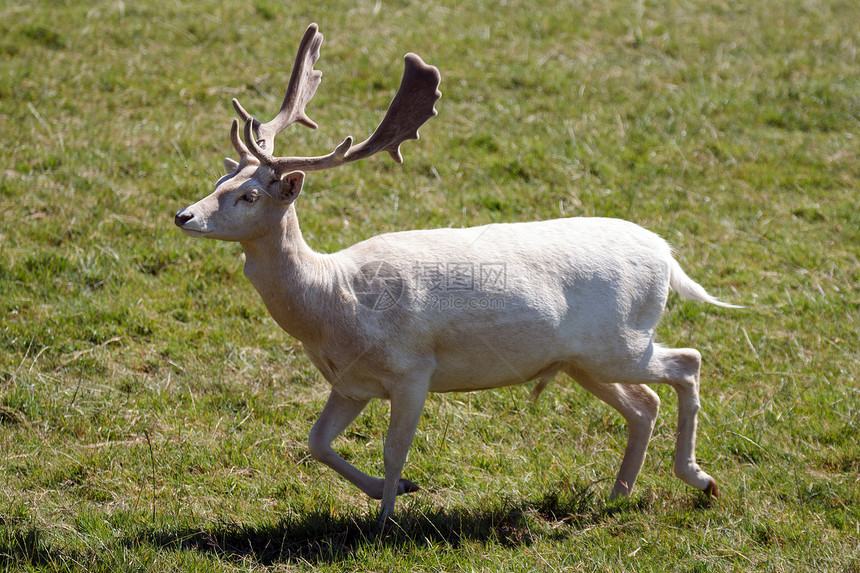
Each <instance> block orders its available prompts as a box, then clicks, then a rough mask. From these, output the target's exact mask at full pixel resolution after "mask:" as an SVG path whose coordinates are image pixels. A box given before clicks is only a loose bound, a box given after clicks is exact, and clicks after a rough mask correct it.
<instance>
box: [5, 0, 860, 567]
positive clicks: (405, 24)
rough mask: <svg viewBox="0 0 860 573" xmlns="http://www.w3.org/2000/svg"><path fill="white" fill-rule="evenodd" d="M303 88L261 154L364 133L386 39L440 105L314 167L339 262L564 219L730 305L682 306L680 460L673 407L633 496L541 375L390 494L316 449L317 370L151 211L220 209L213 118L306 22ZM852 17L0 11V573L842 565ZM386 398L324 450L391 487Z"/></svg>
mask: <svg viewBox="0 0 860 573" xmlns="http://www.w3.org/2000/svg"><path fill="white" fill-rule="evenodd" d="M311 21H316V22H318V23H319V24H320V26H321V30H322V32H323V33H324V34H325V35H326V43H325V45H324V46H323V50H322V58H321V60H320V62H319V64H318V66H317V67H318V69H321V70H323V71H324V74H325V75H324V81H323V84H322V86H321V87H320V89H319V91H318V93H317V96H316V97H315V99H314V101H313V102H312V103H311V104H310V105H309V106H308V113H309V114H310V116H311V117H312V118H313V119H314V120H315V121H317V122H318V123H319V124H320V129H319V130H318V131H316V132H312V131H310V130H306V129H302V128H295V129H293V130H291V131H290V132H289V133H288V134H283V135H282V136H281V138H280V139H279V145H280V147H279V150H283V152H284V153H287V150H289V152H291V153H297V154H315V153H320V152H327V151H329V150H330V149H331V148H332V146H333V145H335V144H336V143H338V142H340V141H341V140H342V138H343V137H344V136H346V135H348V134H352V135H354V136H356V137H361V136H364V135H366V134H367V133H368V132H369V130H371V129H372V128H373V127H374V126H375V124H376V121H377V119H378V118H379V117H380V116H381V113H382V112H383V111H384V108H385V106H386V105H387V103H388V101H389V100H390V98H391V95H392V94H393V91H394V90H395V89H396V87H397V84H398V81H399V74H400V72H401V66H402V63H401V58H402V55H403V53H405V52H406V51H415V52H417V53H419V54H421V55H422V56H423V57H424V58H425V59H426V60H427V61H428V62H430V63H432V64H435V65H436V66H438V67H439V68H440V70H441V73H442V78H443V79H442V86H441V90H442V92H443V97H442V99H441V100H440V101H439V103H438V105H437V109H438V110H439V115H438V116H437V117H436V118H434V119H433V120H431V121H430V122H429V123H428V124H427V125H425V126H424V127H423V128H422V129H421V136H422V137H421V140H420V141H419V142H409V143H407V144H406V145H404V148H403V151H404V157H405V160H406V161H405V163H404V165H403V166H402V167H401V166H397V165H394V164H393V163H392V162H391V161H389V160H388V159H386V158H377V159H372V160H369V161H365V162H362V163H360V164H354V165H350V166H349V167H344V168H342V169H339V170H336V171H332V172H326V173H317V174H312V175H311V176H309V178H308V182H307V183H306V185H305V191H304V193H303V195H302V197H300V199H299V201H298V203H297V207H298V211H299V217H300V219H301V222H302V227H303V229H304V231H305V235H306V238H307V239H308V241H309V242H310V243H311V244H312V245H313V246H314V247H315V248H317V249H319V250H323V251H333V250H337V249H339V248H342V247H344V246H347V245H349V244H352V243H353V242H356V241H358V240H360V239H363V238H366V237H369V236H372V235H374V234H377V233H381V232H385V231H391V230H399V229H413V228H432V227H438V226H465V225H474V224H483V223H487V222H494V221H524V220H532V219H548V218H553V217H559V216H570V215H600V216H615V217H622V218H626V219H629V220H632V221H635V222H637V223H639V224H642V225H643V226H645V227H648V228H650V229H652V230H654V231H656V232H658V233H660V234H662V235H663V236H665V237H666V238H667V239H669V240H670V242H671V243H672V244H673V245H674V246H675V247H676V248H677V252H678V255H679V258H680V259H681V260H682V262H683V264H684V266H685V268H686V269H687V271H688V272H689V273H690V275H691V276H693V277H695V278H696V279H697V280H698V281H700V282H701V283H702V284H703V285H705V286H706V287H707V288H708V289H709V290H710V291H711V292H713V293H714V294H716V295H718V296H720V297H721V298H723V299H724V300H727V301H731V302H735V303H740V304H745V305H747V307H748V308H746V309H745V310H741V311H724V310H719V309H714V308H706V307H704V306H701V305H697V304H695V303H690V302H682V301H680V300H678V298H677V297H672V298H671V299H670V304H669V309H668V311H667V313H666V316H665V318H664V321H663V322H662V324H661V327H660V330H659V337H660V339H661V340H662V341H663V342H665V343H666V344H669V345H673V346H692V347H695V348H698V349H699V350H701V351H702V353H703V356H704V366H703V383H702V388H703V389H702V400H703V410H702V413H701V417H700V428H699V447H698V454H699V456H700V458H701V463H702V465H703V466H704V467H705V468H706V469H707V471H708V472H709V473H711V474H712V475H714V476H715V477H716V478H717V480H718V481H719V483H720V486H721V489H722V492H723V497H721V498H720V499H719V500H717V501H711V500H708V499H705V498H704V497H702V496H701V495H700V494H698V493H697V492H695V491H692V490H690V489H689V488H687V487H685V486H683V485H682V484H681V483H680V481H678V480H677V479H675V478H674V477H673V476H672V471H671V465H672V452H673V446H674V427H675V417H676V400H675V397H674V395H673V393H672V392H671V390H667V389H665V388H658V389H657V390H658V392H659V393H660V395H661V398H662V399H663V408H662V411H661V415H660V418H659V421H658V425H657V427H656V429H655V434H654V438H653V441H652V443H651V446H650V449H649V454H650V455H649V457H648V459H647V460H646V463H645V468H644V470H643V473H642V477H641V478H640V481H639V482H638V484H637V489H636V491H635V493H634V495H633V496H632V498H631V500H629V502H625V503H622V504H620V505H612V504H610V503H609V501H608V495H607V493H608V490H609V488H610V484H611V480H612V479H613V477H614V475H615V472H616V466H617V464H618V463H619V461H620V457H621V453H622V451H623V447H624V442H625V432H626V428H625V426H624V424H623V421H622V420H621V419H620V417H619V416H618V415H617V414H615V413H614V412H612V411H610V410H609V409H608V408H607V407H606V406H604V405H602V404H601V403H599V402H597V401H596V400H595V399H593V398H591V397H590V396H589V395H587V394H586V393H585V392H583V391H582V390H580V389H579V388H578V387H576V385H575V384H572V383H571V382H570V381H569V380H567V379H564V378H562V377H560V378H559V379H558V380H557V381H556V382H555V383H554V384H553V385H551V386H550V387H549V389H548V390H547V391H546V392H545V393H544V394H543V395H542V396H541V399H540V401H539V402H538V403H537V404H535V405H532V404H531V403H530V402H529V399H528V390H529V389H528V388H511V389H502V390H497V391H492V392H484V393H477V394H452V395H444V396H433V397H431V399H430V400H429V402H428V404H427V409H426V412H425V416H424V418H423V419H422V423H421V426H420V428H419V434H418V437H417V438H416V441H415V444H414V446H413V448H412V450H411V455H410V460H409V463H408V465H407V468H406V474H405V475H406V476H407V477H409V478H410V479H413V480H414V481H416V482H417V483H419V484H421V485H422V486H423V487H424V489H423V490H422V491H421V492H419V493H417V494H413V495H411V496H408V497H405V498H401V500H400V501H399V509H400V514H399V527H398V528H395V529H393V530H392V531H389V532H388V533H387V534H386V535H385V536H384V537H383V538H378V537H377V535H376V532H375V529H374V526H373V520H374V513H375V511H376V504H375V502H370V501H368V500H367V499H365V498H364V497H363V496H362V495H361V494H360V493H359V492H358V491H357V490H356V489H355V488H353V487H352V486H349V485H348V484H346V483H345V482H344V481H343V480H341V479H340V478H339V477H337V476H336V475H334V473H333V472H332V471H330V470H328V469H326V468H324V467H322V466H321V465H320V464H318V463H316V462H314V461H313V460H312V459H311V458H310V456H309V454H308V451H307V447H306V445H305V439H306V435H307V432H308V430H309V429H310V426H311V425H312V423H313V421H314V420H315V417H316V415H317V414H318V412H319V411H320V409H321V408H322V405H323V403H324V400H325V396H326V392H327V387H326V384H325V382H324V380H323V379H322V378H321V376H320V375H319V374H317V373H316V371H315V370H314V369H313V367H312V366H311V364H310V362H309V361H308V360H307V359H306V358H305V357H304V355H303V353H302V350H301V345H300V344H299V343H298V342H296V341H294V340H292V339H290V338H289V337H287V336H286V335H285V334H284V333H282V332H281V331H280V330H279V329H278V327H277V326H276V325H275V324H274V322H273V321H272V320H271V319H270V318H269V317H268V315H267V313H266V311H265V308H264V307H263V305H262V303H261V302H260V301H259V299H258V297H257V295H256V293H255V292H254V291H253V289H252V288H251V286H250V284H249V283H248V282H247V281H246V280H245V279H244V277H243V276H242V270H241V267H242V263H241V260H240V248H239V247H238V245H234V244H224V243H216V242H210V241H193V240H191V239H189V238H187V237H185V236H183V235H181V234H180V233H179V232H178V231H177V230H176V229H175V228H174V227H173V223H172V217H173V213H174V212H175V211H176V210H177V209H179V208H181V207H184V206H186V205H188V204H190V203H192V202H194V201H196V200H197V199H199V198H201V197H203V196H204V195H206V194H208V193H209V192H210V190H211V186H212V183H213V182H214V181H215V180H216V179H217V177H218V176H219V174H220V165H221V158H222V157H223V156H224V155H232V154H233V152H232V149H231V148H230V145H229V140H228V128H229V121H230V119H231V118H232V109H231V107H230V99H231V98H232V97H238V98H240V99H241V101H242V102H243V104H244V105H245V107H246V108H247V109H249V110H250V111H251V112H252V113H257V114H260V115H263V116H265V115H266V114H271V113H273V112H274V111H275V110H276V109H277V107H278V104H279V102H280V98H281V96H282V90H283V87H284V85H285V82H286V80H287V77H288V73H289V68H290V66H291V64H292V58H293V54H294V50H295V47H296V45H297V43H298V40H299V39H300V37H301V34H302V32H303V30H304V28H305V27H306V26H307V24H308V23H309V22H311ZM858 25H860V6H858V4H857V3H856V2H855V1H853V0H831V1H825V0H806V1H800V0H788V1H780V2H777V1H771V0H767V1H763V2H755V3H737V2H728V1H723V0H716V1H713V0H712V1H708V2H704V1H700V0H689V1H677V0H670V1H668V2H651V1H649V2H621V1H617V0H612V1H608V2H594V3H591V2H585V3H583V2H573V1H567V0H562V1H561V2H559V1H554V2H544V1H542V0H540V1H537V2H534V1H529V2H524V1H520V0H508V2H506V3H503V4H502V3H497V2H483V1H475V2H470V3H467V4H466V5H463V4H462V3H461V2H446V3H429V2H416V1H412V0H405V1H403V2H376V1H369V0H368V1H364V0H359V1H357V2H340V1H334V2H330V3H328V4H326V5H325V7H319V6H318V5H317V4H313V3H311V4H307V3H305V4H300V5H292V4H284V3H281V2H277V1H274V0H257V1H255V2H253V3H247V2H210V1H208V0H207V1H198V0H195V1H193V2H167V3H151V5H150V4H145V3H138V2H135V3H132V2H95V3H93V2H86V3H85V2H64V1H52V2H48V1H47V0H45V1H42V2H37V3H25V2H15V1H7V2H3V3H0V109H2V113H0V134H2V135H0V137H2V149H3V160H2V163H0V245H2V257H0V313H2V321H0V478H2V486H0V567H3V568H5V569H7V570H18V569H22V570H25V571H27V570H29V571H41V570H47V571H125V570H128V571H132V570H134V571H138V570H153V571H170V570H175V571H178V570H183V571H185V570H188V571H211V570H241V571H257V570H273V571H280V570H368V571H385V570H402V571H407V570H414V571H431V570H432V571H453V570H468V571H471V570H476V571H495V570H497V571H519V570H522V571H533V570H545V571H561V570H574V571H577V570H581V571H631V570H637V571H666V570H673V571H746V570H764V571H844V572H849V571H855V572H856V571H858V570H860V549H858V547H860V445H858V444H860V440H858V437H860V358H858V348H860V336H858V330H860V325H858V321H860V298H858V297H860V295H858V293H859V292H860V262H858V259H860V214H858V213H860V209H858V207H860V196H858V191H857V190H858V187H860V160H858V157H860V153H858V152H860V144H858V137H860V65H858V60H857V49H858V34H857V29H858ZM386 424H387V405H385V404H382V403H380V404H375V405H373V406H371V407H370V408H368V410H367V411H366V412H365V414H363V415H362V417H360V418H359V420H358V421H357V422H356V424H355V425H354V426H353V427H352V428H350V429H349V430H348V431H347V433H346V435H345V436H344V437H343V438H342V439H340V440H339V441H338V442H337V448H338V449H339V450H340V451H341V453H342V454H343V455H345V456H347V457H348V458H350V459H352V460H353V461H354V462H355V463H356V464H358V465H359V466H361V467H362V468H365V469H367V470H368V471H370V472H372V473H376V474H381V465H382V456H381V439H382V436H383V435H384V432H385V427H386Z"/></svg>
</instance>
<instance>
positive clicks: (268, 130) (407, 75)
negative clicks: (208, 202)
mask: <svg viewBox="0 0 860 573" xmlns="http://www.w3.org/2000/svg"><path fill="white" fill-rule="evenodd" d="M322 41H323V35H322V34H320V32H319V29H318V27H317V25H316V24H311V25H310V26H308V29H307V31H306V32H305V35H304V37H303V38H302V41H301V44H299V53H298V55H297V56H296V63H295V66H294V67H293V72H292V75H291V76H290V83H289V85H288V86H287V93H286V95H285V96H284V102H283V104H281V110H280V111H279V112H278V115H276V116H275V118H274V119H272V120H271V121H269V122H267V123H262V124H261V123H260V122H258V121H257V120H256V119H254V117H253V116H251V114H249V113H248V112H247V111H245V109H244V108H243V107H242V106H241V105H240V104H239V102H238V101H236V100H235V99H234V100H233V107H235V108H236V112H237V113H238V114H239V116H240V117H241V118H242V119H243V120H244V122H245V129H244V134H243V135H244V143H243V142H242V141H241V140H240V139H239V134H238V128H239V125H238V121H236V120H234V121H233V126H232V129H231V136H230V138H231V140H232V142H233V146H234V147H235V148H236V151H237V152H238V153H239V154H240V155H241V156H242V157H243V158H244V157H245V156H248V155H253V156H254V157H256V158H257V160H258V161H259V162H260V163H261V164H262V165H266V166H268V167H270V168H271V169H273V170H274V171H275V173H276V174H278V175H282V174H285V173H288V172H290V171H296V170H302V171H321V170H323V169H331V168H332V167H337V166H339V165H342V164H344V163H348V162H350V161H358V160H359V159H364V158H365V157H369V156H371V155H373V154H375V153H378V152H380V151H383V150H384V151H387V152H388V153H389V155H391V157H392V158H393V159H394V160H395V161H396V162H397V163H402V162H403V157H402V155H401V154H400V145H401V144H402V143H403V142H404V141H406V140H408V139H418V128H420V127H421V126H422V125H423V124H424V122H426V121H427V120H428V119H430V118H431V117H433V116H434V115H436V110H435V109H434V105H435V104H436V100H438V99H439V98H440V97H441V96H442V93H441V92H440V91H439V89H438V88H439V82H440V80H441V76H440V75H439V70H438V69H436V68H435V67H434V66H430V65H428V64H425V63H424V61H423V60H422V59H421V58H420V57H419V56H417V55H416V54H412V53H409V54H406V57H405V68H404V70H403V79H402V80H401V83H400V88H399V89H398V90H397V94H396V95H395V96H394V99H393V100H392V101H391V104H390V105H389V107H388V111H387V112H386V114H385V117H384V118H383V119H382V122H380V124H379V126H378V127H377V128H376V130H375V131H374V132H373V134H371V136H370V137H368V138H367V139H366V140H364V141H362V142H361V143H359V144H357V145H355V146H353V145H352V137H347V138H346V139H345V140H344V141H343V143H341V144H340V145H338V146H337V147H336V148H335V150H334V151H332V152H331V153H329V154H328V155H322V156H319V157H275V156H274V155H273V154H272V150H273V149H274V140H275V136H276V135H277V134H278V133H280V132H281V131H283V130H284V129H286V128H287V127H289V126H290V125H292V124H293V123H300V124H302V125H305V126H307V127H310V128H314V129H315V128H316V127H317V125H316V123H314V122H313V121H312V120H311V119H310V118H309V117H308V116H307V114H306V113H305V106H306V105H307V103H308V102H309V101H310V100H311V98H312V97H313V95H314V93H315V92H316V89H317V87H318V86H319V84H320V81H321V79H322V72H320V71H317V70H314V69H313V66H314V63H316V61H317V60H318V59H319V49H320V46H321V45H322ZM255 132H256V134H255ZM255 135H256V136H255Z"/></svg>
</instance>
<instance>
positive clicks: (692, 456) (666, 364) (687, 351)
mask: <svg viewBox="0 0 860 573" xmlns="http://www.w3.org/2000/svg"><path fill="white" fill-rule="evenodd" d="M654 356H655V359H656V360H657V361H658V362H659V365H660V368H661V374H662V380H660V381H661V382H664V383H666V384H669V385H670V386H672V387H673V388H674V389H675V392H677V394H678V431H677V433H678V436H677V441H676V443H675V475H676V476H678V478H680V479H681V481H683V482H684V483H686V484H688V485H690V486H692V487H694V488H696V489H700V490H702V491H704V492H705V493H706V494H708V495H713V496H714V497H719V496H720V490H719V488H718V487H717V482H715V481H714V478H712V477H711V476H709V475H708V474H706V473H705V472H703V471H702V469H701V468H700V467H699V465H698V464H697V463H696V425H697V415H698V412H699V370H700V368H701V365H702V355H701V354H699V352H698V351H697V350H694V349H692V348H682V349H668V348H662V347H660V346H656V345H655V351H654Z"/></svg>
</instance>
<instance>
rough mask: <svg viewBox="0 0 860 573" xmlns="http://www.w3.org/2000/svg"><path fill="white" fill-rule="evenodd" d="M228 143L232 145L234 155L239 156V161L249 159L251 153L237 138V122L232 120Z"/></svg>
mask: <svg viewBox="0 0 860 573" xmlns="http://www.w3.org/2000/svg"><path fill="white" fill-rule="evenodd" d="M230 143H232V144H233V149H235V150H236V153H238V154H239V161H241V160H243V159H245V158H246V157H249V156H250V155H251V152H250V151H249V150H248V148H247V147H246V146H245V144H244V143H243V142H242V140H241V138H239V120H238V119H234V120H233V124H232V125H231V126H230Z"/></svg>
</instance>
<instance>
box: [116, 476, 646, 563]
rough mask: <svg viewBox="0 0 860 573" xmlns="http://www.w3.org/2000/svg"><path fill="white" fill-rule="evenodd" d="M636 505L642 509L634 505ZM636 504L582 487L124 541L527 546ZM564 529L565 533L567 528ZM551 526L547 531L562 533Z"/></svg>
mask: <svg viewBox="0 0 860 573" xmlns="http://www.w3.org/2000/svg"><path fill="white" fill-rule="evenodd" d="M639 509H641V508H639ZM625 510H636V506H635V505H633V504H626V505H624V506H623V507H607V506H604V505H602V504H597V503H595V502H594V499H593V495H591V494H590V493H589V492H588V490H583V493H582V494H580V495H576V496H574V497H573V498H572V499H566V500H561V499H559V496H557V495H555V494H550V495H547V496H545V497H544V498H543V499H542V500H541V501H539V502H523V503H519V504H510V503H506V504H504V505H502V506H501V507H498V508H494V509H487V510H480V511H474V510H447V511H443V510H436V511H433V512H429V513H428V512H420V511H415V510H413V511H410V512H406V513H404V512H401V513H400V514H399V515H398V518H397V519H396V521H394V522H393V523H392V524H390V525H389V526H388V527H386V528H385V530H384V531H381V530H380V528H379V526H378V525H377V521H376V518H375V517H373V516H360V515H346V516H333V515H331V514H330V513H328V512H324V511H321V512H313V513H306V514H302V515H298V516H291V517H287V518H284V519H282V520H280V521H278V522H276V523H271V524H233V523H221V524H217V525H213V526H210V527H204V528H184V529H182V528H181V529H176V530H161V531H142V532H140V533H139V534H138V535H137V536H136V537H134V538H131V539H128V540H126V542H127V543H128V545H129V546H132V547H133V546H138V547H139V546H151V547H152V546H154V547H156V548H158V549H160V550H173V551H188V550H190V551H201V552H206V553H212V554H215V555H218V556H219V557H221V558H225V559H228V560H244V559H248V558H250V559H253V560H254V561H256V562H257V563H259V564H261V565H272V564H275V563H283V562H306V563H311V564H319V563H337V562H339V561H343V560H345V559H348V558H350V557H351V556H352V555H354V554H355V553H356V552H360V550H361V549H362V547H369V548H378V547H380V546H383V547H390V548H408V547H410V546H426V545H427V544H433V545H447V546H449V547H452V548H457V547H459V546H460V545H461V544H462V543H464V542H467V541H469V542H478V543H483V544H500V545H503V546H520V545H529V544H531V543H532V542H533V541H534V539H535V536H536V535H542V534H541V533H535V530H536V529H540V528H536V527H535V523H536V522H539V521H545V522H551V523H558V522H565V523H567V524H569V525H570V526H572V527H573V528H574V529H579V528H581V527H585V526H586V525H589V524H593V523H595V522H597V521H600V520H602V519H604V518H605V517H607V516H608V515H611V514H613V513H616V512H619V511H625ZM566 529H567V534H569V529H568V528H566ZM561 531H564V530H559V529H558V528H555V529H554V530H553V533H552V535H553V536H555V535H559V534H561V535H564V533H560V532H561Z"/></svg>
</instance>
